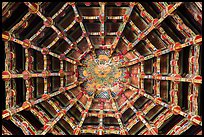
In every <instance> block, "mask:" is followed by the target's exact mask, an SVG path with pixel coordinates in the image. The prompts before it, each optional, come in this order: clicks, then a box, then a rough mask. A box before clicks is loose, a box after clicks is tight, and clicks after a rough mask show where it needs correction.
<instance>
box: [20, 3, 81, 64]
mask: <svg viewBox="0 0 204 137" xmlns="http://www.w3.org/2000/svg"><path fill="white" fill-rule="evenodd" d="M24 3H25V5H26V6H28V7H29V9H30V10H31V12H33V13H35V14H37V15H38V16H39V17H40V18H41V19H42V20H43V21H44V25H45V26H46V27H50V28H52V29H53V30H54V31H55V32H56V33H57V35H58V37H60V38H63V39H64V40H65V41H66V42H67V43H68V44H69V45H71V46H72V45H74V43H72V42H71V40H69V39H68V38H67V37H66V36H65V34H64V33H63V32H62V31H61V30H59V29H58V28H57V27H56V26H55V25H54V21H53V19H52V18H49V17H47V18H46V17H45V16H44V15H43V14H42V13H41V12H40V11H39V5H37V4H31V3H29V2H24ZM36 7H37V8H36ZM61 56H63V58H65V59H64V60H71V59H68V58H66V57H65V55H64V54H62V55H61ZM70 63H71V62H70ZM72 64H78V65H82V64H81V63H80V62H78V61H77V62H76V61H73V60H72Z"/></svg>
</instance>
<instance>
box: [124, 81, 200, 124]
mask: <svg viewBox="0 0 204 137" xmlns="http://www.w3.org/2000/svg"><path fill="white" fill-rule="evenodd" d="M125 86H126V87H127V88H129V89H130V90H133V91H135V92H137V93H138V94H139V95H141V96H144V97H146V98H148V99H150V100H152V101H153V102H155V103H156V104H157V105H161V106H163V107H165V108H167V109H170V110H171V111H172V112H173V113H174V114H175V115H181V116H183V117H187V118H189V121H192V122H193V123H195V124H197V125H200V126H202V121H201V118H200V116H198V115H194V116H192V115H191V114H188V113H186V112H184V111H182V110H181V108H180V106H178V105H175V104H167V103H165V102H163V101H162V99H161V98H158V97H156V98H155V97H153V96H151V95H149V94H147V93H146V92H145V90H144V89H138V88H135V87H133V86H132V85H131V84H125Z"/></svg>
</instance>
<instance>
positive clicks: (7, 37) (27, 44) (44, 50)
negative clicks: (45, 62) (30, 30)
mask: <svg viewBox="0 0 204 137" xmlns="http://www.w3.org/2000/svg"><path fill="white" fill-rule="evenodd" d="M2 39H3V40H4V41H12V42H15V43H18V44H20V45H22V47H23V48H25V49H26V48H31V49H34V50H36V51H39V52H42V54H49V55H51V56H53V57H55V58H58V59H60V58H61V57H60V55H58V54H56V53H53V52H51V51H49V50H48V49H47V48H40V47H37V46H34V45H32V44H31V43H30V41H28V40H24V41H21V40H19V39H16V38H14V37H12V36H11V34H10V33H8V32H3V33H2ZM64 60H65V61H67V62H70V63H72V64H76V63H77V62H76V61H74V60H72V59H69V58H67V57H64Z"/></svg>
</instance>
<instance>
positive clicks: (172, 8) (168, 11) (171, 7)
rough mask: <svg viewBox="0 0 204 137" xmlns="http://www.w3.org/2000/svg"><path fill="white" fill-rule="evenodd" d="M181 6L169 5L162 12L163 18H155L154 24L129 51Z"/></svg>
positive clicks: (140, 35) (139, 36)
mask: <svg viewBox="0 0 204 137" xmlns="http://www.w3.org/2000/svg"><path fill="white" fill-rule="evenodd" d="M181 4H182V2H178V3H176V4H175V5H168V6H167V7H166V9H164V10H163V11H162V12H161V17H160V18H159V19H157V18H155V19H154V20H153V21H152V23H150V24H149V25H148V27H147V28H146V29H145V30H144V31H142V32H141V33H140V34H139V35H138V37H137V39H136V40H135V41H134V42H133V43H132V46H130V47H129V49H128V51H129V50H131V49H132V48H133V47H134V46H135V45H137V44H138V43H139V42H140V41H141V40H142V39H143V38H144V37H146V36H147V35H148V34H149V33H150V32H151V31H152V30H153V29H155V28H157V27H158V26H159V25H160V24H161V23H162V22H163V21H164V19H165V18H167V17H168V16H169V15H171V14H172V13H173V12H174V11H175V10H176V9H177V8H178V7H179V6H180V5H181Z"/></svg>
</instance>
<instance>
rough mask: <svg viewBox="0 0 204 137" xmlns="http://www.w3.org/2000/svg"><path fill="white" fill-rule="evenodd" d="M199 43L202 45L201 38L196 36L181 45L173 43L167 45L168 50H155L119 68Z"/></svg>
mask: <svg viewBox="0 0 204 137" xmlns="http://www.w3.org/2000/svg"><path fill="white" fill-rule="evenodd" d="M199 43H202V37H201V36H200V35H196V36H195V37H190V38H186V39H185V43H183V44H181V43H179V42H176V43H173V44H172V45H169V47H168V49H165V50H156V51H155V52H154V53H153V54H151V55H148V56H146V57H144V56H141V57H140V58H139V59H136V60H134V61H131V62H124V63H123V65H122V66H120V67H127V66H131V65H134V64H137V63H139V62H143V61H145V60H149V59H151V58H153V57H158V56H161V55H164V54H168V53H170V52H172V51H177V50H180V49H183V48H185V47H187V46H190V45H192V44H199Z"/></svg>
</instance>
